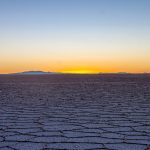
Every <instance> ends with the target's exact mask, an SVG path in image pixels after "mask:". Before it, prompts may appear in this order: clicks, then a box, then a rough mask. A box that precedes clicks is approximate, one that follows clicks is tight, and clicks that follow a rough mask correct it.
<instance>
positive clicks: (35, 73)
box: [13, 71, 59, 75]
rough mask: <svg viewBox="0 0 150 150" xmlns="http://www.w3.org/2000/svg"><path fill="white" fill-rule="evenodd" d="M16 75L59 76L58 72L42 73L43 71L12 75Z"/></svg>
mask: <svg viewBox="0 0 150 150" xmlns="http://www.w3.org/2000/svg"><path fill="white" fill-rule="evenodd" d="M13 74H17V75H49V74H59V73H58V72H44V71H24V72H18V73H13Z"/></svg>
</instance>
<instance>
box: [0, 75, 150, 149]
mask: <svg viewBox="0 0 150 150" xmlns="http://www.w3.org/2000/svg"><path fill="white" fill-rule="evenodd" d="M1 149H2V150H60V149H61V150H62V149H64V150H101V149H108V150H150V75H146V74H145V75H128V74H127V75H37V76H36V75H31V76H30V75H11V76H10V75H1V76H0V150H1Z"/></svg>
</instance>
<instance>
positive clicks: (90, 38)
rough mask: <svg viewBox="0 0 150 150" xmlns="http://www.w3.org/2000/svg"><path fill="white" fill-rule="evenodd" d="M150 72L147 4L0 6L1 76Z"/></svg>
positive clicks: (5, 2)
mask: <svg viewBox="0 0 150 150" xmlns="http://www.w3.org/2000/svg"><path fill="white" fill-rule="evenodd" d="M27 70H43V71H61V72H75V73H84V72H89V73H92V72H93V73H94V72H150V0H0V73H10V72H20V71H27Z"/></svg>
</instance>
